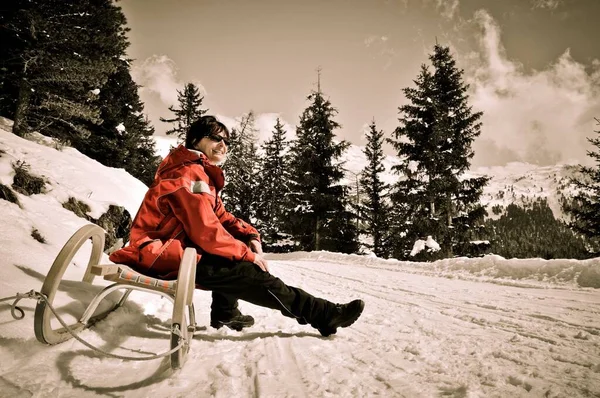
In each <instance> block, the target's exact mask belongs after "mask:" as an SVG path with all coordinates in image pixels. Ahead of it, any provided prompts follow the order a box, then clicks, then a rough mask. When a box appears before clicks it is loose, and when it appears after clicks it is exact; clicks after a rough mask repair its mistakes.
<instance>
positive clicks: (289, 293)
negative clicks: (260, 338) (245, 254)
mask: <svg viewBox="0 0 600 398" xmlns="http://www.w3.org/2000/svg"><path fill="white" fill-rule="evenodd" d="M196 283H197V284H198V285H199V286H201V287H202V288H203V289H205V290H211V291H212V292H213V293H212V298H213V302H212V305H211V318H212V319H215V318H216V319H228V318H230V317H231V316H234V315H236V313H239V310H237V301H238V299H239V300H244V301H247V302H249V303H252V304H255V305H259V306H261V307H267V308H271V309H274V310H279V311H281V313H282V314H283V315H285V316H287V317H291V318H295V319H296V320H297V321H298V323H300V324H303V325H304V324H307V323H308V324H310V325H311V326H313V327H315V328H318V327H319V326H321V325H324V324H325V323H326V322H327V319H328V315H329V314H331V311H332V309H333V307H334V304H333V303H332V302H330V301H327V300H324V299H321V298H317V297H314V296H312V295H311V294H309V293H307V292H305V291H304V290H302V289H299V288H297V287H293V286H288V285H286V284H285V283H283V281H281V279H279V278H276V277H274V276H273V275H271V274H270V273H268V272H264V271H263V270H261V269H260V268H259V267H258V265H256V264H254V263H251V262H248V261H241V262H235V261H231V260H229V259H226V258H224V257H220V256H215V255H211V254H208V253H204V254H203V255H202V258H201V259H200V262H198V265H197V267H196Z"/></svg>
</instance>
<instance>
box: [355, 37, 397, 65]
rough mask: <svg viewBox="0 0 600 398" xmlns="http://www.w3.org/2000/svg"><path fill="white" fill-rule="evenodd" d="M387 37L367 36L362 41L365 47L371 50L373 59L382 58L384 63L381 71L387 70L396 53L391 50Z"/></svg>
mask: <svg viewBox="0 0 600 398" xmlns="http://www.w3.org/2000/svg"><path fill="white" fill-rule="evenodd" d="M389 40H390V38H389V36H385V35H369V36H367V37H366V38H365V39H364V41H363V42H364V44H365V46H366V47H369V48H371V49H372V51H373V52H374V54H375V55H373V57H374V58H375V57H382V58H383V60H384V61H385V62H384V65H383V69H387V68H389V67H390V66H391V65H392V63H393V60H394V58H396V56H397V54H396V51H395V50H394V49H393V48H392V46H391V45H390V43H389Z"/></svg>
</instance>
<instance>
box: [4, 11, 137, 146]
mask: <svg viewBox="0 0 600 398" xmlns="http://www.w3.org/2000/svg"><path fill="white" fill-rule="evenodd" d="M3 7H6V8H5V10H3V13H2V16H1V21H0V22H1V24H2V26H3V29H2V37H1V39H2V41H3V43H9V45H10V47H8V48H6V49H4V50H3V51H2V52H1V53H0V56H1V59H0V63H1V67H0V70H1V72H0V73H1V74H0V80H1V82H2V83H1V86H0V87H1V90H2V94H1V95H0V97H1V98H2V113H3V114H5V115H7V116H9V117H12V118H13V119H14V125H13V132H14V133H15V134H17V135H24V134H26V133H27V132H29V131H31V130H38V131H40V132H42V133H43V134H46V135H50V136H53V137H56V138H59V139H60V140H63V141H66V142H68V141H71V140H72V139H74V138H78V137H81V138H85V137H88V136H89V135H90V134H91V132H90V130H89V129H88V127H87V126H89V124H90V123H91V124H99V123H101V118H100V109H99V106H98V104H97V102H96V99H97V98H96V94H95V92H96V90H97V89H101V88H102V87H103V85H104V84H105V83H106V81H107V79H108V76H110V74H112V73H114V72H115V69H116V62H117V61H118V60H119V56H120V55H121V54H123V53H124V51H125V48H126V46H127V41H126V39H125V34H126V32H127V28H126V27H125V16H124V15H123V13H122V12H121V9H120V8H119V7H117V6H115V5H113V3H112V1H110V0H95V1H92V0H82V1H78V2H64V1H59V0H43V1H42V0H27V1H26V0H15V1H11V2H10V4H7V5H5V6H3ZM4 11H5V12H4Z"/></svg>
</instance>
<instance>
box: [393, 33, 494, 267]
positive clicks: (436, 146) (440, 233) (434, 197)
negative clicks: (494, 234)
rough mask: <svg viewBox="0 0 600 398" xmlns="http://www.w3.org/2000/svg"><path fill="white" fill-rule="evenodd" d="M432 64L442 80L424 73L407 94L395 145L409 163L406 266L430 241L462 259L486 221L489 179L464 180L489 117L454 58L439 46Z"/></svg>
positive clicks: (401, 191)
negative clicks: (421, 242) (476, 108)
mask: <svg viewBox="0 0 600 398" xmlns="http://www.w3.org/2000/svg"><path fill="white" fill-rule="evenodd" d="M429 59H430V61H431V63H432V65H433V69H434V72H433V73H431V72H430V71H429V69H428V67H427V66H426V65H422V67H421V72H420V74H419V76H418V77H417V79H416V80H415V83H416V86H417V87H416V88H405V89H404V90H403V91H404V94H405V95H406V97H407V99H408V100H409V101H410V103H409V104H406V105H403V106H402V107H400V108H399V110H400V114H401V117H400V118H399V121H400V123H401V125H400V126H399V127H398V128H396V130H395V131H394V134H393V136H394V139H392V140H390V142H391V143H392V145H393V146H394V148H395V149H396V150H397V153H398V157H399V158H400V159H401V164H400V165H398V166H397V167H396V168H395V170H396V172H398V173H399V174H401V175H403V176H404V178H401V179H400V181H399V182H398V183H397V184H396V185H395V186H394V189H393V194H392V200H393V202H394V204H395V206H394V219H395V220H396V223H395V224H394V225H393V231H394V240H395V241H396V242H398V244H397V245H396V247H395V248H394V256H396V257H399V258H405V257H406V254H407V250H410V248H411V246H412V243H413V242H415V240H417V239H419V238H425V237H426V236H428V235H431V236H432V237H433V238H434V239H435V240H436V241H437V242H438V243H440V245H441V247H442V250H441V252H440V253H439V255H441V256H444V257H448V256H451V255H453V254H455V252H456V253H457V254H460V253H461V252H463V251H465V248H466V247H467V246H468V244H469V241H470V239H471V238H473V237H475V236H476V234H477V233H478V231H477V230H478V229H479V225H481V224H482V223H483V217H484V216H485V214H486V212H485V209H484V208H483V206H481V204H480V203H479V198H480V196H481V194H482V190H483V187H484V186H485V184H486V183H487V181H488V180H489V179H488V178H487V177H480V178H471V179H466V178H464V173H465V172H466V171H467V170H468V169H469V167H470V159H471V158H472V157H473V154H474V153H473V151H472V149H471V144H472V142H473V140H474V139H475V138H476V137H477V136H479V134H480V129H481V123H480V122H479V119H480V118H481V115H482V113H481V112H475V113H473V112H472V109H471V107H470V106H468V96H467V94H466V92H467V90H468V85H466V84H464V83H463V81H462V74H463V71H462V70H459V69H457V68H456V65H455V64H456V63H455V61H454V59H453V58H452V55H451V54H450V50H449V49H448V48H447V47H443V46H440V45H437V44H436V45H435V47H434V52H433V54H431V55H430V56H429Z"/></svg>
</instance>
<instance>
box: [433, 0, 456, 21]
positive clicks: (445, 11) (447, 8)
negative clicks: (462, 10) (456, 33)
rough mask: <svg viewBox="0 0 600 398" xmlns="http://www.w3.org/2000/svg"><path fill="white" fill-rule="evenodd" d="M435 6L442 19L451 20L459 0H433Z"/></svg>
mask: <svg viewBox="0 0 600 398" xmlns="http://www.w3.org/2000/svg"><path fill="white" fill-rule="evenodd" d="M435 6H436V8H437V9H438V11H439V12H440V14H441V15H442V16H443V17H444V18H448V19H452V18H454V16H455V15H456V13H457V11H458V6H459V0H435Z"/></svg>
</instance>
